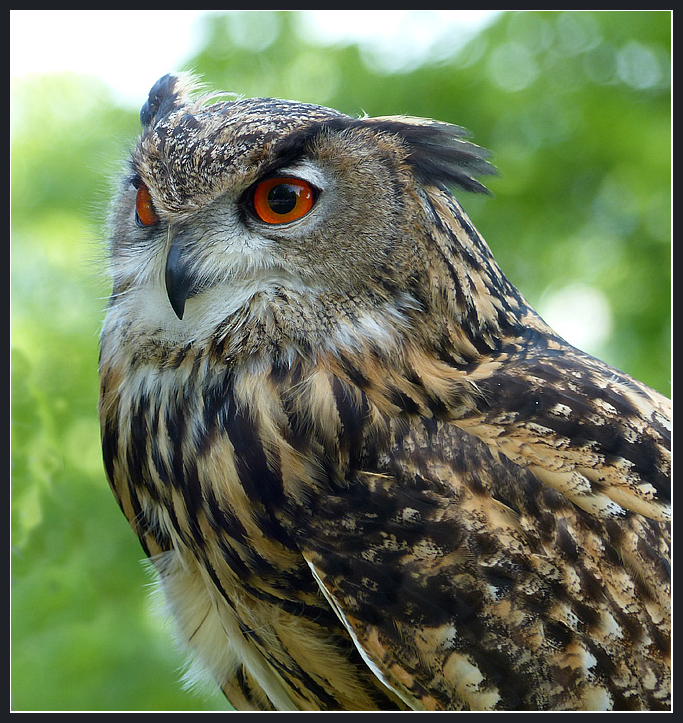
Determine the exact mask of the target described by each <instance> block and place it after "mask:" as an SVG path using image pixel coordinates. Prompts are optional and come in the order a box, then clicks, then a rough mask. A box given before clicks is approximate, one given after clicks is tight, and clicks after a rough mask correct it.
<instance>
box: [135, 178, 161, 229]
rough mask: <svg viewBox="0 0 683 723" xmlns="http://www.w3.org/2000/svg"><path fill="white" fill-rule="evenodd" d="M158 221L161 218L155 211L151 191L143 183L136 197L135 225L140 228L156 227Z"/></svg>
mask: <svg viewBox="0 0 683 723" xmlns="http://www.w3.org/2000/svg"><path fill="white" fill-rule="evenodd" d="M158 220H159V217H158V216H157V212H156V211H155V210H154V205H153V204H152V197H151V196H150V194H149V189H148V188H147V186H145V184H144V183H141V184H140V185H139V186H138V192H137V195H136V196H135V223H137V225H138V226H154V224H155V223H156V222H157V221H158Z"/></svg>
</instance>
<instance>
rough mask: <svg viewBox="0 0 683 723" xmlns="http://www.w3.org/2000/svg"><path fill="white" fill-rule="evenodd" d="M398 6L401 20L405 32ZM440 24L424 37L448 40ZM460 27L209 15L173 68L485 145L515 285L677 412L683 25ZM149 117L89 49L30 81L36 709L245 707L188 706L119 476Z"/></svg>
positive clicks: (486, 206)
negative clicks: (111, 388)
mask: <svg viewBox="0 0 683 723" xmlns="http://www.w3.org/2000/svg"><path fill="white" fill-rule="evenodd" d="M31 12H36V13H39V12H40V11H31ZM124 12H125V14H127V15H129V16H130V23H131V25H133V24H135V23H136V22H137V21H138V16H137V15H136V12H135V11H124ZM397 12H398V11H383V13H384V19H385V20H386V22H387V23H389V22H390V21H391V22H393V21H395V20H396V17H395V16H394V15H393V14H394V13H397ZM429 12H432V11H427V15H425V13H422V12H418V11H411V14H410V15H409V16H407V19H406V18H405V17H404V19H403V21H402V22H403V23H404V25H403V26H402V27H403V28H404V29H405V27H406V26H405V23H408V25H411V26H413V27H414V28H415V27H417V28H419V27H422V26H423V25H424V26H425V27H426V26H427V25H429V22H430V21H431V20H433V19H434V18H430V17H429ZM353 15H354V16H355V17H356V20H357V22H358V24H359V26H364V20H365V17H367V16H364V13H363V12H359V11H353ZM178 22H181V21H180V20H179V21H178ZM326 22H327V23H334V22H335V21H334V18H333V16H329V17H328V18H327V19H326V18H325V17H323V20H322V23H323V29H325V23H326ZM454 22H455V26H448V25H443V26H442V27H441V29H440V32H439V33H438V34H437V36H436V38H435V39H434V40H433V41H431V42H426V43H425V44H424V47H422V46H420V47H417V46H416V45H415V43H414V42H413V44H406V41H405V40H404V39H403V38H404V36H403V35H401V32H400V28H399V29H398V30H397V31H396V33H395V34H394V36H391V34H390V35H389V38H388V40H387V35H386V33H385V34H383V35H382V36H381V37H380V36H379V34H378V36H377V38H373V36H372V32H371V31H369V30H368V28H367V27H366V28H365V35H364V37H363V38H361V39H360V40H358V41H355V42H351V41H344V42H340V41H338V42H336V43H333V44H330V42H329V41H326V40H324V36H323V35H320V34H319V35H318V36H317V37H316V35H315V34H314V31H313V30H311V28H312V27H313V26H312V25H311V22H310V18H309V17H308V15H307V13H305V12H302V11H295V12H273V13H271V12H263V11H258V12H250V13H244V12H228V13H210V14H207V15H206V17H204V18H202V19H201V21H200V26H199V29H200V30H199V36H198V37H199V40H198V42H197V43H196V45H195V47H194V49H193V52H192V54H191V57H188V58H186V60H185V61H184V62H183V63H182V64H181V65H182V67H176V68H165V69H164V70H182V69H192V70H193V71H194V72H196V73H197V74H199V75H200V76H201V78H202V79H203V81H204V82H205V83H206V85H207V86H208V87H209V88H211V89H214V88H215V89H222V90H230V91H236V92H238V93H240V94H243V95H246V96H250V95H272V96H279V97H287V98H293V99H297V100H301V101H308V102H313V103H320V104H323V105H329V106H332V107H335V108H337V109H339V110H342V111H345V112H347V113H349V114H353V115H358V114H361V113H367V114H369V115H389V114H408V115H417V116H425V117H432V118H437V119H440V120H444V121H450V122H453V123H457V124H459V125H463V126H465V127H466V128H468V129H470V130H471V131H472V133H473V137H474V140H475V141H476V142H477V143H479V144H480V145H483V146H485V147H487V148H490V149H492V151H493V153H494V156H493V158H494V162H495V164H496V166H497V167H498V169H499V171H500V175H499V176H498V177H496V178H493V179H491V180H490V181H489V184H488V185H489V187H490V188H491V190H492V191H493V194H494V195H493V196H492V197H486V198H485V197H478V196H476V197H475V196H467V195H465V196H463V197H462V198H461V201H462V202H463V204H464V206H465V208H466V210H467V211H468V212H469V214H470V216H471V217H472V219H473V221H474V223H475V225H476V226H477V227H478V228H479V230H480V231H481V232H482V234H483V235H484V237H485V238H486V239H487V241H488V243H489V245H490V246H491V248H492V249H493V252H494V254H495V256H496V258H497V259H498V261H499V263H500V265H501V267H502V268H503V270H504V271H505V273H506V274H507V275H508V277H509V278H510V279H511V280H512V282H513V283H515V284H516V285H517V286H518V288H519V289H520V290H521V291H522V292H523V293H524V294H525V296H526V297H527V299H528V300H529V301H530V302H531V303H532V305H534V306H535V307H536V308H537V309H538V310H539V312H540V313H541V314H542V315H543V316H544V317H545V318H546V320H547V321H549V322H550V323H552V324H553V325H555V326H556V328H557V329H558V331H560V333H562V334H564V335H565V336H566V337H567V338H568V340H569V341H572V342H573V343H575V344H577V345H578V346H581V347H582V348H584V349H585V350H586V351H589V352H591V353H594V354H595V355H597V356H600V357H601V358H603V359H605V360H606V361H608V362H609V363H611V364H613V365H614V366H616V367H618V368H620V369H622V370H624V371H626V372H628V373H630V374H631V375H633V376H635V377H638V378H639V379H642V380H643V381H645V382H646V383H648V384H650V385H651V386H653V387H655V388H657V389H659V390H660V391H662V392H663V393H664V394H666V395H669V394H670V374H671V372H670V340H671V327H670V299H671V283H670V267H671V241H670V229H671V222H670V210H671V209H670V198H671V192H670V181H671V171H670V161H671V150H670V141H671V109H670V103H671V97H670V63H671V42H670V41H671V15H670V13H669V11H652V12H649V11H642V12H623V11H618V12H584V11H578V12H521V13H516V12H504V13H500V14H497V15H495V16H494V17H492V18H491V21H490V22H489V24H488V25H487V26H485V27H484V28H483V29H481V30H480V31H479V32H478V33H477V34H475V35H474V36H473V37H470V38H469V40H467V42H456V41H455V40H454V38H456V34H455V30H457V15H456V16H454ZM420 24H422V25H420ZM148 29H149V33H150V37H154V42H156V43H158V44H161V45H163V38H161V39H160V38H159V37H158V36H154V33H155V28H154V26H153V25H151V26H150V27H149V28H148ZM418 35H419V33H418ZM63 40H64V42H67V43H71V42H73V43H76V45H77V44H78V43H79V42H80V41H79V36H78V34H77V33H75V34H74V37H71V38H64V39H63ZM392 40H393V41H394V42H393V44H392V43H391V42H390V41H392ZM83 42H85V39H83ZM121 43H122V48H121V52H122V53H127V54H131V53H135V48H131V49H127V48H126V47H125V45H126V41H125V38H122V39H121ZM402 43H403V45H401V44H402ZM89 52H90V51H89ZM162 72H163V71H162ZM137 74H138V75H139V76H141V77H139V78H138V80H143V81H144V83H145V87H146V88H148V87H151V85H152V84H153V83H154V81H155V80H156V74H155V75H151V74H148V70H147V68H146V67H145V65H144V63H140V64H139V66H138V68H137ZM160 74H161V73H159V75H160ZM147 76H148V77H147ZM144 100H145V93H141V94H140V95H139V97H135V98H133V99H130V98H125V99H123V98H122V97H120V95H118V94H117V93H116V92H115V91H114V90H112V88H110V87H109V86H108V85H107V84H106V83H105V82H104V81H102V80H100V79H98V78H97V77H94V76H93V75H91V74H90V73H89V66H88V59H87V53H85V52H84V60H83V72H82V73H62V74H53V73H51V74H48V75H25V76H20V77H15V78H13V79H12V84H11V154H12V156H11V184H12V187H11V190H12V196H11V214H12V215H11V347H12V357H11V370H12V386H11V421H12V437H11V458H12V496H11V504H12V515H11V524H12V567H11V575H12V596H11V601H12V619H11V635H12V639H11V642H12V648H11V657H12V668H11V674H12V678H11V692H12V704H11V705H12V708H13V710H17V711H27V710H34V711H45V710H54V711H64V710H73V711H84V710H93V711H97V710H143V711H144V710H197V711H200V710H219V709H222V708H227V706H226V704H225V702H224V701H223V700H222V699H221V698H220V697H219V696H217V695H212V694H209V695H207V694H199V693H197V692H192V691H184V690H182V689H181V687H180V685H179V683H178V680H179V676H180V673H179V670H180V668H181V666H182V661H183V657H182V655H181V654H179V653H178V652H177V651H176V650H175V648H174V646H173V644H172V642H171V639H170V635H169V633H168V630H167V629H166V624H165V622H164V619H163V616H161V615H159V614H157V613H155V612H154V611H152V610H151V608H150V604H149V600H148V595H147V587H146V586H147V585H148V583H149V577H148V575H147V573H146V572H145V570H144V569H143V566H142V564H141V562H140V559H141V550H140V547H139V545H138V543H137V541H136V540H135V539H134V538H133V535H132V533H131V532H130V530H129V528H128V526H127V523H126V522H125V520H124V518H123V516H122V515H121V513H120V512H119V510H118V508H117V506H116V504H115V502H114V499H113V497H112V495H111V493H110V492H109V489H108V486H107V483H106V480H105V478H104V474H103V471H102V464H101V461H100V451H99V430H98V422H97V416H96V405H97V387H98V380H97V354H98V331H99V328H100V323H101V320H102V317H103V310H104V307H105V304H106V297H107V294H108V284H107V279H106V275H105V273H104V270H103V266H104V259H103V254H102V238H101V227H102V222H103V218H104V217H105V216H106V208H107V202H108V201H107V199H108V196H109V188H110V185H111V179H112V177H113V175H114V174H115V173H116V171H117V169H118V168H119V167H120V165H121V160H122V159H123V158H125V152H126V149H127V147H129V146H130V144H131V143H132V141H133V139H134V137H135V134H136V132H137V127H138V116H137V114H138V110H139V106H140V105H141V104H142V102H144Z"/></svg>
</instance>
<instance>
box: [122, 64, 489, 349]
mask: <svg viewBox="0 0 683 723" xmlns="http://www.w3.org/2000/svg"><path fill="white" fill-rule="evenodd" d="M190 90H191V88H190V87H189V86H188V84H187V82H186V81H185V80H184V79H180V78H177V77H174V76H165V77H164V78H162V79H161V80H160V81H159V82H158V83H157V85H156V86H155V88H153V89H152V92H151V93H150V99H149V100H148V102H147V103H146V104H145V106H144V107H143V110H142V112H141V120H142V123H143V133H142V136H141V138H140V140H139V142H138V144H137V147H136V148H135V150H134V152H133V155H132V159H131V167H132V172H131V174H130V175H129V176H128V177H127V178H126V179H125V180H124V182H123V184H122V187H121V190H120V195H119V197H118V200H117V202H116V204H115V213H114V216H113V229H112V240H111V246H112V248H111V252H112V253H111V255H112V273H113V280H114V290H113V292H114V293H113V296H112V298H113V300H114V304H113V306H112V309H111V310H110V315H112V314H113V315H118V316H119V317H125V318H127V320H128V322H132V325H133V327H134V329H135V333H136V334H139V335H143V336H148V337H150V338H156V339H157V340H160V341H165V342H168V343H176V344H184V343H189V342H193V341H197V340H200V339H201V338H205V337H207V336H210V335H212V334H215V333H216V330H217V329H219V328H220V327H221V325H225V324H228V323H229V320H230V319H232V318H236V317H239V318H240V319H241V323H247V322H248V321H250V322H251V323H259V322H260V323H261V324H263V325H266V326H267V325H268V320H270V322H271V325H272V323H275V324H276V325H277V326H278V328H280V329H285V332H284V333H285V335H287V334H289V335H290V336H296V335H297V334H299V335H300V336H302V337H305V338H306V339H307V340H308V341H309V342H310V341H311V338H312V337H313V338H319V339H320V340H321V341H322V340H325V341H326V342H327V343H329V342H330V339H331V337H334V336H335V333H338V334H341V335H342V336H343V335H344V334H346V335H347V336H348V333H347V332H348V329H347V330H345V326H344V325H345V324H347V325H348V324H353V327H354V329H355V332H354V333H361V334H362V333H363V331H362V330H363V329H364V328H367V330H368V333H370V332H372V333H373V334H378V333H381V332H382V328H381V326H382V322H381V321H380V315H379V310H381V317H382V318H386V315H387V314H389V315H390V316H391V319H392V322H393V325H394V326H395V327H396V328H398V327H400V326H401V325H402V324H410V323H411V321H410V317H411V315H414V314H415V313H418V312H419V311H420V310H423V307H424V304H425V303H426V301H425V297H424V290H425V289H428V287H429V280H428V274H429V270H428V264H427V261H426V254H425V245H426V244H427V237H428V229H429V227H430V225H431V224H433V222H434V221H433V218H432V217H433V213H434V212H433V209H432V208H431V205H430V199H429V194H428V191H427V190H425V184H424V183H423V182H422V181H423V179H422V178H421V175H424V174H426V173H429V172H430V171H429V168H428V167H430V164H431V175H432V179H431V182H432V183H433V184H434V186H433V187H434V189H437V187H438V186H439V185H440V184H441V183H442V182H449V180H450V182H461V183H463V185H466V184H467V183H469V184H471V188H470V190H479V189H478V188H477V185H478V184H477V182H476V181H473V180H472V179H471V178H470V177H469V173H468V172H469V171H470V170H472V171H475V172H476V171H479V172H481V171H482V170H483V171H484V172H486V170H487V168H486V164H485V162H484V161H483V160H482V157H481V153H480V152H479V150H480V149H477V148H476V147H474V146H471V144H468V143H465V142H464V141H461V140H460V139H459V137H458V136H459V135H460V131H459V129H457V128H455V127H453V126H448V125H446V124H436V123H433V122H418V121H415V120H414V119H359V120H356V119H353V118H351V117H349V116H345V115H342V114H340V113H338V112H336V111H333V110H330V109H326V108H321V107H319V106H312V105H305V104H301V103H296V102H288V101H280V100H272V99H248V100H237V101H232V102H228V101H221V102H214V103H207V101H206V99H200V100H192V99H191V97H190ZM435 153H439V154H441V155H440V156H439V157H438V159H437V157H436V156H435ZM448 153H450V154H451V155H454V154H455V156H457V158H455V160H456V161H458V162H459V164H458V163H454V159H453V158H451V159H450V166H448V168H446V164H447V163H448V162H449V159H448ZM444 154H445V155H444ZM432 156H434V157H432ZM444 157H445V160H444ZM439 163H442V165H444V168H441V169H439ZM463 167H464V168H465V169H466V170H465V171H463ZM456 172H457V173H458V174H460V175H459V177H456V178H454V177H453V176H454V174H455V173H456ZM449 173H450V174H451V177H450V178H449V176H448V174H449ZM439 174H440V176H441V177H439ZM434 176H436V178H434ZM273 319H274V320H275V321H274V322H273ZM287 330H289V331H287Z"/></svg>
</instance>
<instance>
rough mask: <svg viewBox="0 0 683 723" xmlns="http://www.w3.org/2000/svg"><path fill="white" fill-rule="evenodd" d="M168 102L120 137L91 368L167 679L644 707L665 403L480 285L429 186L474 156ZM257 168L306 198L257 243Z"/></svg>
mask: <svg viewBox="0 0 683 723" xmlns="http://www.w3.org/2000/svg"><path fill="white" fill-rule="evenodd" d="M191 87H192V85H191V83H189V82H188V81H187V79H183V80H179V79H177V78H175V77H173V76H169V77H166V78H164V79H162V80H161V81H160V82H159V83H158V84H157V85H156V86H155V88H154V89H153V90H152V92H151V94H150V99H149V101H148V103H147V104H146V105H145V107H144V108H143V111H142V113H141V119H142V123H143V135H142V137H141V140H140V141H139V143H138V145H137V147H136V149H135V151H134V153H133V156H132V165H133V169H134V172H135V174H136V177H137V178H138V179H139V180H140V181H141V182H143V183H144V184H145V185H146V187H148V188H149V192H150V194H151V198H152V200H153V203H154V205H155V211H156V213H157V214H158V218H159V222H158V224H157V225H156V226H153V227H152V228H149V229H139V228H138V229H136V228H135V227H134V225H133V224H131V220H132V214H133V207H134V204H133V196H134V190H132V189H131V188H130V187H129V186H128V185H127V184H124V188H123V189H122V191H121V195H120V197H119V199H118V201H117V206H116V209H115V211H114V214H113V221H112V224H113V233H112V240H111V246H112V254H111V255H112V277H113V284H114V290H113V294H112V301H111V304H110V308H109V312H108V315H107V319H106V322H105V325H104V330H103V335H102V350H101V360H100V375H101V397H100V416H101V423H102V442H103V452H104V461H105V467H106V471H107V476H108V478H109V480H110V483H111V486H112V489H113V491H114V493H115V495H116V498H117V500H118V503H119V505H120V506H121V508H122V510H123V512H124V514H125V515H126V517H127V518H128V521H129V522H130V524H131V526H132V528H133V530H134V531H135V533H136V534H137V535H138V537H139V538H140V541H141V543H142V546H143V549H144V550H145V552H146V554H147V555H148V556H149V557H150V559H151V561H152V563H153V565H154V567H155V569H156V571H157V573H158V575H159V578H160V584H161V587H162V589H163V591H164V593H165V595H166V598H167V600H168V604H169V608H170V610H171V612H172V614H173V616H174V618H175V619H176V622H177V626H178V637H179V638H180V639H181V641H183V643H184V644H185V645H186V646H187V647H189V649H190V650H191V652H192V655H193V657H194V661H195V662H194V664H193V667H192V669H191V670H192V671H196V670H198V669H202V670H206V671H208V673H209V675H210V676H211V677H212V678H213V679H214V680H216V682H217V684H218V685H220V686H221V688H222V689H223V690H224V692H225V694H226V696H227V698H228V699H229V700H230V701H231V703H232V704H233V705H234V706H236V707H237V708H239V709H242V710H407V709H413V710H606V709H615V710H642V709H647V710H663V709H668V707H669V705H670V672H669V670H670V669H669V659H670V583H669V572H670V571H669V563H668V560H669V545H670V530H669V522H670V506H669V503H670V493H669V487H670V473H671V471H670V430H669V427H670V422H669V420H670V414H671V411H670V403H669V401H668V400H667V399H665V398H664V397H662V396H661V395H659V394H658V393H657V392H655V391H653V390H651V389H648V388H647V387H645V386H644V385H643V384H641V383H639V382H637V381H636V380H634V379H632V378H630V377H628V376H627V375H625V374H623V373H621V372H618V371H617V370H615V369H613V368H611V367H609V366H607V365H606V364H604V363H602V362H600V361H598V360H596V359H593V358H592V357H590V356H588V355H586V354H584V353H582V352H580V351H578V350H576V349H574V348H573V347H571V346H570V345H568V344H567V343H566V342H565V341H564V340H562V339H561V338H560V337H559V336H558V335H557V334H555V333H554V332H553V330H552V329H550V328H549V327H548V326H547V325H546V324H545V322H543V320H542V319H540V317H538V315H537V314H536V313H535V312H534V311H533V310H532V309H531V308H530V307H529V306H528V304H527V303H526V301H525V300H524V298H523V297H522V295H521V294H520V293H519V292H518V291H517V290H516V289H515V288H514V287H513V286H512V285H511V284H510V283H509V281H508V280H507V279H506V278H505V276H504V275H503V273H502V272H501V271H500V269H499V268H498V266H497V264H496V262H495V260H494V259H493V257H492V255H491V252H490V250H489V249H488V246H487V245H486V243H485V242H484V241H483V239H482V238H481V237H480V236H479V234H478V233H477V231H476V229H474V227H473V226H472V224H471V222H470V220H469V219H468V218H467V216H466V215H465V213H464V211H463V210H462V208H461V207H460V205H459V204H458V202H457V201H456V200H455V198H454V197H453V196H452V195H451V192H450V191H449V190H447V187H448V186H451V185H453V184H455V185H459V186H460V187H462V188H465V189H467V190H481V188H480V186H479V182H478V181H476V180H475V176H476V175H481V173H486V172H488V171H489V170H490V167H489V166H488V165H487V164H486V161H485V154H484V152H483V151H481V149H477V147H476V146H473V145H471V144H469V143H468V142H467V141H465V140H464V139H463V138H462V132H461V131H460V130H459V129H455V128H452V127H449V126H447V125H446V124H439V123H435V122H433V121H421V120H419V119H410V118H395V119H387V118H380V119H371V118H368V119H351V118H348V117H347V116H343V115H342V114H339V113H337V112H336V111H331V110H328V109H323V108H320V107H318V106H306V105H304V104H297V103H289V102H287V101H272V100H268V99H256V100H238V101H233V102H225V101H221V102H217V103H212V104H206V102H205V101H204V100H203V99H194V98H193V96H192V95H191V92H190V89H191ZM277 173H281V174H282V175H285V176H292V175H295V174H299V175H300V176H301V177H302V178H304V179H305V180H311V181H312V180H315V181H316V183H319V184H320V186H321V188H320V189H319V198H318V201H317V205H316V206H315V207H314V208H313V210H312V211H311V212H310V213H309V214H308V216H306V217H304V218H303V219H301V220H299V221H296V222H294V223H292V224H284V225H283V227H282V228H271V227H266V226H265V225H263V224H260V223H259V222H258V220H257V219H255V218H253V213H252V212H251V211H250V210H249V208H248V205H245V204H247V203H248V202H247V200H246V199H248V198H249V194H248V193H247V191H248V189H249V188H251V187H252V186H253V184H254V183H257V182H258V180H259V179H260V178H263V177H264V176H266V177H272V176H273V174H277ZM180 234H182V239H183V241H182V248H181V252H180V255H181V256H182V259H183V262H182V263H183V266H182V268H181V272H180V273H182V274H184V275H185V276H186V278H187V279H188V281H187V292H183V295H184V298H183V303H184V304H185V307H184V308H185V314H184V316H183V318H182V319H178V318H177V316H176V314H174V311H173V308H172V307H171V304H170V303H169V301H168V299H167V298H166V297H165V290H164V287H163V276H164V264H167V263H168V262H167V260H166V255H167V254H168V253H169V251H168V250H169V248H170V247H171V245H172V244H173V243H174V241H175V239H177V238H179V237H180ZM176 248H178V246H176ZM183 288H184V287H183ZM185 297H186V298H185ZM191 675H194V672H192V673H191Z"/></svg>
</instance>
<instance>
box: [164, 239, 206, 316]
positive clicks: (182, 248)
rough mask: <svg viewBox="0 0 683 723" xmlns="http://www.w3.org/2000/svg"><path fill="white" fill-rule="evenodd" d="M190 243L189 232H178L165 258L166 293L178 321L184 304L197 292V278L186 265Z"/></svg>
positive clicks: (189, 266)
mask: <svg viewBox="0 0 683 723" xmlns="http://www.w3.org/2000/svg"><path fill="white" fill-rule="evenodd" d="M192 241H193V239H192V234H191V233H190V232H189V231H184V230H180V231H179V232H178V233H177V234H175V235H174V236H173V239H172V240H171V246H170V248H169V250H168V255H167V256H166V273H165V281H166V293H167V295H168V300H169V301H170V302H171V306H172V307H173V311H175V314H176V316H177V317H178V318H179V319H182V318H183V314H184V313H185V302H186V301H187V300H188V299H189V298H191V297H192V296H194V295H195V294H197V293H198V292H199V285H198V283H197V278H196V276H195V275H194V272H193V271H192V267H191V265H190V264H189V263H188V253H187V252H188V249H189V247H190V245H191V243H192Z"/></svg>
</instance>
